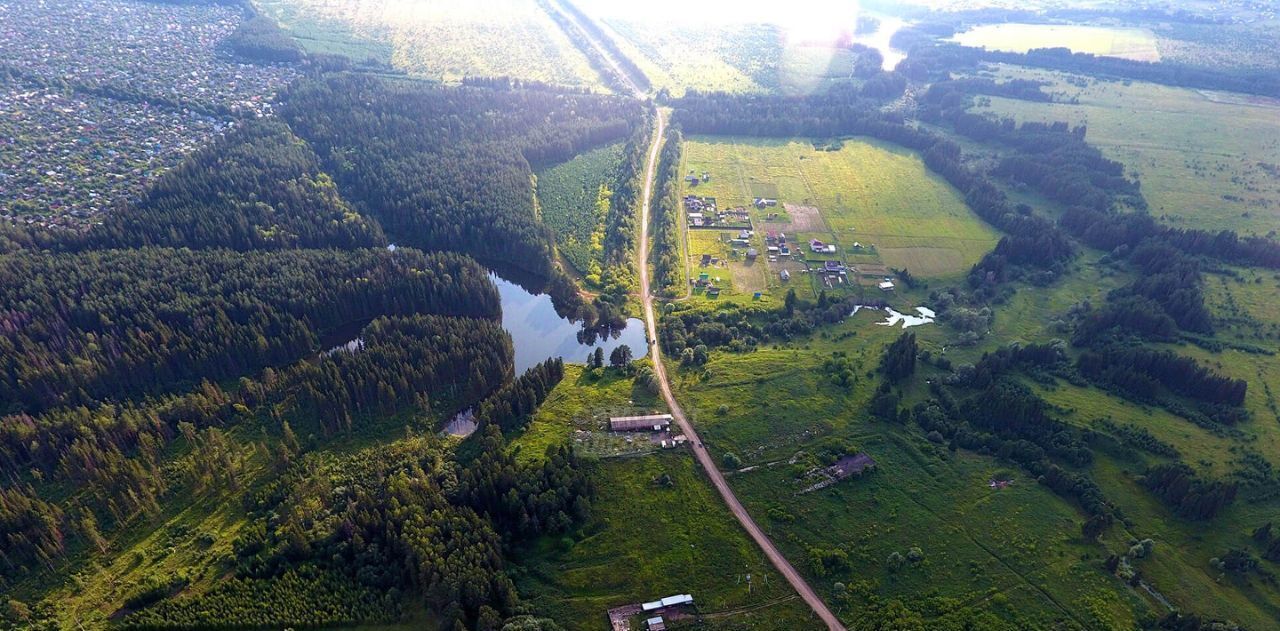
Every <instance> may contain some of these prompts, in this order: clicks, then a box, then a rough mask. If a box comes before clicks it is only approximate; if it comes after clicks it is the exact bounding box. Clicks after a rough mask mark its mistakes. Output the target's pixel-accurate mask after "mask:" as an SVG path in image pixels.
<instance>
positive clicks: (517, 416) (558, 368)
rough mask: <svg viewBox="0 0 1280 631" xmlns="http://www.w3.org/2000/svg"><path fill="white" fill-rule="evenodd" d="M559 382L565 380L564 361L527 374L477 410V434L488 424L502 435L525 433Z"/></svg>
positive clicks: (501, 390)
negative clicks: (525, 429)
mask: <svg viewBox="0 0 1280 631" xmlns="http://www.w3.org/2000/svg"><path fill="white" fill-rule="evenodd" d="M561 379H564V360H562V359H560V358H555V359H548V360H547V361H544V362H542V363H541V364H538V365H537V366H534V367H533V368H530V369H529V370H526V371H525V373H524V374H523V375H521V376H520V377H519V378H518V379H516V380H515V381H513V382H511V383H509V384H507V385H505V386H502V387H501V388H499V389H498V390H497V391H496V392H494V393H493V394H491V395H489V397H488V398H486V399H485V400H484V401H482V402H481V403H480V405H479V406H478V407H477V408H476V423H478V429H477V430H476V431H477V433H478V432H481V431H483V430H484V428H485V426H486V425H488V424H491V423H496V424H497V425H498V427H500V428H501V429H502V430H503V431H505V432H510V431H514V430H521V429H524V427H525V425H527V424H528V423H529V419H530V418H532V417H533V413H534V412H535V411H536V410H537V409H538V406H539V405H542V402H543V401H545V400H546V399H547V395H548V394H551V390H552V389H553V388H555V387H556V384H558V383H560V380H561Z"/></svg>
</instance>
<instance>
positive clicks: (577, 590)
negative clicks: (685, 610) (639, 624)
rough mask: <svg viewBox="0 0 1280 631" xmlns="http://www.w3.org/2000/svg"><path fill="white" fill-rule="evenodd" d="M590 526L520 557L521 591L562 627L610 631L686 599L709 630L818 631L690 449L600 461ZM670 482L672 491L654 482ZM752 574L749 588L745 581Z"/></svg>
mask: <svg viewBox="0 0 1280 631" xmlns="http://www.w3.org/2000/svg"><path fill="white" fill-rule="evenodd" d="M595 474H596V478H595V479H596V486H597V488H598V490H599V497H598V499H597V500H596V501H595V503H594V504H593V508H592V511H593V513H594V522H593V525H592V526H590V527H589V528H588V532H587V533H586V534H585V536H583V537H582V538H581V539H580V540H578V541H576V542H573V543H572V545H571V546H567V545H566V544H567V543H568V542H564V543H562V542H559V541H544V542H542V544H541V545H539V546H537V547H536V548H535V549H533V550H531V551H530V552H529V553H528V554H527V555H524V560H525V563H526V566H527V568H528V569H527V572H526V573H525V574H523V575H522V576H521V577H519V581H518V583H517V584H518V587H519V588H520V591H521V593H522V594H523V595H524V596H525V598H526V599H527V600H528V601H529V602H530V603H531V604H532V605H533V607H534V608H535V609H536V610H537V611H539V612H540V613H542V614H543V615H549V616H551V617H554V618H555V619H556V620H557V621H558V622H559V623H560V624H561V625H563V626H564V627H565V628H567V629H570V630H573V631H577V630H579V629H582V630H587V629H591V630H594V629H602V628H607V618H606V613H605V612H606V610H607V609H608V608H610V607H617V606H620V605H626V604H629V603H640V602H646V601H649V600H653V599H656V598H661V597H663V596H669V595H672V594H682V593H688V594H692V595H693V597H694V600H695V602H696V603H697V608H698V611H699V612H700V613H701V614H704V615H706V614H716V613H718V612H732V611H736V610H740V609H743V608H752V607H757V606H764V607H763V608H761V609H754V610H752V611H748V612H742V613H737V614H735V615H727V616H724V617H715V618H711V619H709V620H708V621H707V627H706V628H711V629H761V630H764V629H776V630H778V631H782V630H789V629H810V628H817V627H816V622H814V621H813V619H812V615H813V614H812V613H811V612H810V611H809V610H808V608H807V607H806V606H805V605H804V604H803V602H801V601H800V600H799V599H797V598H796V597H795V593H794V592H793V591H792V590H791V588H790V586H789V585H788V584H787V582H786V581H785V579H783V578H782V577H781V576H780V575H779V574H777V572H776V571H775V570H773V569H772V567H771V566H769V564H768V562H767V561H766V560H765V559H764V556H763V554H762V553H761V552H760V549H759V548H757V547H756V545H755V544H754V543H753V542H752V541H751V540H750V539H748V538H747V536H746V533H745V532H743V531H742V530H741V528H740V527H739V526H738V524H737V522H735V521H734V519H733V517H732V516H731V515H730V514H729V512H728V509H727V508H725V506H724V504H723V503H722V502H721V501H720V498H719V496H717V495H716V493H715V491H714V490H712V488H711V487H710V485H709V484H708V483H707V482H706V478H705V477H704V474H703V473H702V472H700V471H698V470H697V468H696V465H695V464H694V461H693V458H692V456H690V455H689V453H688V452H687V451H680V452H664V453H662V454H657V455H652V456H644V457H638V458H624V459H615V460H607V461H603V462H601V463H600V464H599V465H598V466H597V468H596V471H595ZM664 474H665V475H668V476H670V478H671V480H672V486H671V487H670V488H668V487H664V486H660V485H658V484H655V483H654V482H653V480H655V479H657V478H659V477H660V476H662V475H664ZM748 575H750V576H751V580H750V582H749V583H748V580H747V576H748Z"/></svg>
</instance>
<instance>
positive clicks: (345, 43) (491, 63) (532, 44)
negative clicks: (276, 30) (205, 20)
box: [258, 0, 602, 87]
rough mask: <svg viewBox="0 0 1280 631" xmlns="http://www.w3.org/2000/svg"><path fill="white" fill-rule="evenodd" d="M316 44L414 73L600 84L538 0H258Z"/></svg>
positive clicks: (305, 42)
mask: <svg viewBox="0 0 1280 631" xmlns="http://www.w3.org/2000/svg"><path fill="white" fill-rule="evenodd" d="M258 5H259V6H260V8H261V9H262V10H263V12H264V13H266V14H267V15H269V16H271V17H273V18H275V19H276V20H277V21H279V22H280V24H281V26H283V27H284V28H285V30H287V31H289V32H290V33H291V34H292V35H294V37H296V38H297V39H298V40H299V42H300V43H302V44H303V46H304V47H306V48H307V50H311V51H314V52H326V53H331V52H338V53H351V52H352V51H354V53H358V54H351V56H352V57H353V58H355V59H356V60H358V61H359V60H363V59H365V58H366V57H368V56H371V55H370V53H373V54H372V56H373V57H374V58H375V59H378V60H381V61H390V63H391V65H393V66H394V67H396V68H398V69H400V70H404V71H405V72H408V73H409V74H411V75H416V76H421V77H426V78H430V79H437V80H441V81H445V82H450V83H453V82H458V81H461V80H462V79H463V78H464V77H469V76H507V77H514V78H518V79H533V80H537V81H545V82H548V83H557V84H563V85H571V86H583V87H595V86H599V85H601V84H602V81H601V78H600V76H599V75H598V73H597V72H596V71H595V70H594V69H592V67H591V65H590V63H589V62H588V61H587V58H586V57H585V56H584V55H583V54H582V52H580V51H579V50H578V49H577V48H575V47H574V45H573V43H572V42H571V41H570V40H569V38H568V36H566V35H565V34H564V32H563V31H561V30H560V27H559V26H558V25H557V24H556V23H555V22H554V21H553V20H552V19H551V16H549V15H548V14H547V13H546V11H545V10H544V9H543V8H542V7H541V6H539V5H538V3H537V1H536V0H476V1H473V2H451V1H449V0H422V1H419V2H401V1H398V0H339V1H332V0H260V1H259V2H258Z"/></svg>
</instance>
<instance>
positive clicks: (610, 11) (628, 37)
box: [579, 1, 855, 96]
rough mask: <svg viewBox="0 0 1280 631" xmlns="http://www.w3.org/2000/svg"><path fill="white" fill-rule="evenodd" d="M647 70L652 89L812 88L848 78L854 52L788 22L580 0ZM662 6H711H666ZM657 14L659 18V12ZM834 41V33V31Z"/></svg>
mask: <svg viewBox="0 0 1280 631" xmlns="http://www.w3.org/2000/svg"><path fill="white" fill-rule="evenodd" d="M579 4H580V5H581V6H583V7H584V9H586V10H587V11H589V12H591V13H592V14H593V15H595V16H596V17H597V18H598V19H597V21H598V22H599V23H601V24H602V25H603V26H604V27H605V28H606V29H607V30H608V32H609V33H610V34H611V36H612V37H613V39H614V40H615V41H616V42H617V43H618V45H619V48H620V49H621V50H622V51H623V53H624V54H626V55H627V56H628V57H629V58H630V59H632V60H633V61H635V62H636V64H637V65H638V66H639V67H640V68H641V69H642V70H643V71H644V73H645V75H646V76H647V77H648V78H649V80H650V81H651V82H652V83H653V86H654V88H655V89H666V90H668V91H669V92H671V93H672V94H674V95H677V96H678V95H681V94H683V93H684V92H685V90H687V89H697V90H704V91H722V92H731V93H777V94H796V95H798V94H813V93H819V92H823V91H825V90H826V89H827V88H829V87H830V86H831V85H833V84H835V83H838V82H847V81H849V80H850V79H851V77H852V73H853V65H854V62H855V55H854V54H853V53H852V51H850V50H848V49H847V48H842V47H838V46H835V45H834V41H832V42H829V43H814V42H809V41H801V40H799V39H797V38H795V37H794V36H793V35H791V34H790V33H789V32H788V30H787V29H786V28H784V27H781V26H778V25H776V24H770V23H765V22H761V21H749V20H744V19H741V15H735V16H733V19H730V20H725V21H708V20H705V19H694V20H684V19H681V18H680V17H679V16H676V15H673V16H670V19H667V16H665V15H663V16H655V14H654V13H652V12H647V13H641V14H639V15H637V13H636V11H635V10H634V8H628V7H626V6H623V5H621V4H620V3H606V2H598V1H596V2H592V1H587V2H582V1H580V2H579ZM656 10H658V11H668V10H670V11H675V12H680V11H703V12H711V11H716V10H717V9H714V8H710V7H682V6H672V5H668V6H667V7H665V8H662V9H656ZM655 17H657V19H655ZM833 40H834V38H833Z"/></svg>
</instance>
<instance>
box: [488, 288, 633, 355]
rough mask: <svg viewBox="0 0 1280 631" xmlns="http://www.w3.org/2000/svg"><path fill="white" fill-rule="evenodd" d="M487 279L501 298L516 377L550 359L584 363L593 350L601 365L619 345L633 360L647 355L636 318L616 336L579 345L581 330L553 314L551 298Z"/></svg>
mask: <svg viewBox="0 0 1280 631" xmlns="http://www.w3.org/2000/svg"><path fill="white" fill-rule="evenodd" d="M490 277H491V278H492V279H493V282H494V284H496V285H497V286H498V293H499V294H500V295H501V296H502V328H504V329H506V330H507V333H510V334H511V342H512V344H513V345H514V346H515V351H516V375H520V374H522V373H523V372H524V371H526V370H528V369H530V368H532V367H534V366H536V365H538V364H539V363H541V362H543V361H545V360H548V359H551V358H553V357H562V358H564V360H565V361H566V362H569V363H574V364H581V363H584V362H586V360H587V355H588V354H590V353H592V352H594V351H595V349H596V347H600V348H603V349H604V356H605V361H608V358H609V353H611V352H613V349H615V348H617V347H618V346H621V345H623V344H626V345H627V346H630V347H631V354H632V357H634V358H635V359H640V358H641V357H644V356H645V354H647V353H648V352H649V347H648V345H647V344H645V332H644V323H643V322H641V321H640V320H638V319H636V318H629V319H628V320H627V326H626V327H625V328H623V329H622V330H621V331H618V332H617V334H616V336H608V337H606V338H605V339H603V340H597V341H596V343H594V344H583V343H582V342H579V341H578V331H580V330H582V328H581V327H580V326H579V325H578V324H577V323H574V322H570V321H569V320H567V319H565V318H562V317H560V315H559V314H557V313H556V309H555V307H554V306H553V305H552V304H551V296H548V295H546V294H534V293H531V292H529V291H528V290H526V289H525V288H523V287H521V286H520V285H517V284H515V283H513V282H511V281H508V280H506V279H504V278H502V277H501V276H498V275H497V274H492V275H490Z"/></svg>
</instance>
